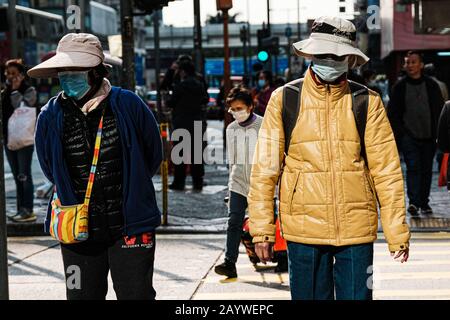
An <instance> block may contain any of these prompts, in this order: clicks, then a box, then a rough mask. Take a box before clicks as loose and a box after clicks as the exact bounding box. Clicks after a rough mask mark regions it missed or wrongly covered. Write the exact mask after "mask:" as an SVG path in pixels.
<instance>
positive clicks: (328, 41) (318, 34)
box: [293, 16, 369, 67]
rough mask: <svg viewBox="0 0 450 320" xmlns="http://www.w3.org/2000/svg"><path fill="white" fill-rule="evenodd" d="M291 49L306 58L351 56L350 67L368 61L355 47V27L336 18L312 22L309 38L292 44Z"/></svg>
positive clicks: (321, 18) (324, 17)
mask: <svg viewBox="0 0 450 320" xmlns="http://www.w3.org/2000/svg"><path fill="white" fill-rule="evenodd" d="M293 47H294V51H295V53H296V54H297V55H299V56H304V57H307V58H311V57H312V56H313V55H319V54H334V55H337V56H344V55H350V56H353V57H354V58H353V59H349V64H350V66H351V67H356V66H361V65H363V64H365V63H366V62H367V61H369V57H367V56H366V55H365V54H364V53H363V52H362V51H361V50H359V49H358V47H357V46H356V28H355V25H354V24H353V23H351V22H350V21H348V20H345V19H342V18H338V17H327V16H323V17H320V18H318V19H316V20H314V23H313V25H312V28H311V35H310V37H309V38H308V39H306V40H302V41H299V42H296V43H294V44H293Z"/></svg>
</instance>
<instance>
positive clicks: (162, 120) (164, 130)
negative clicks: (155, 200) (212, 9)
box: [153, 10, 169, 226]
mask: <svg viewBox="0 0 450 320" xmlns="http://www.w3.org/2000/svg"><path fill="white" fill-rule="evenodd" d="M159 13H160V10H157V11H153V35H154V37H153V38H154V54H155V83H156V109H157V110H158V121H159V124H160V132H161V139H162V143H163V161H162V163H161V180H162V195H163V199H162V200H163V216H162V225H163V226H167V225H168V218H167V216H168V207H169V206H168V203H169V198H168V175H169V153H168V131H169V125H168V123H167V119H166V116H165V114H164V113H163V110H162V99H161V88H160V81H159V74H160V73H161V52H160V48H159Z"/></svg>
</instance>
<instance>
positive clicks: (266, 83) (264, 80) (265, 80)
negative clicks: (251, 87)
mask: <svg viewBox="0 0 450 320" xmlns="http://www.w3.org/2000/svg"><path fill="white" fill-rule="evenodd" d="M257 89H258V91H257V94H256V108H255V113H256V114H257V115H260V116H264V113H265V112H266V107H267V104H268V103H269V99H270V96H271V95H272V92H273V91H274V90H275V86H274V83H273V74H272V72H270V71H268V70H264V71H260V72H259V74H258V86H257Z"/></svg>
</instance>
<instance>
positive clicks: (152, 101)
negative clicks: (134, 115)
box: [144, 90, 157, 113]
mask: <svg viewBox="0 0 450 320" xmlns="http://www.w3.org/2000/svg"><path fill="white" fill-rule="evenodd" d="M156 96H157V92H156V90H151V91H147V93H146V94H145V99H144V100H145V102H146V103H147V105H148V107H149V108H150V110H152V111H153V112H154V113H156V111H157V110H156Z"/></svg>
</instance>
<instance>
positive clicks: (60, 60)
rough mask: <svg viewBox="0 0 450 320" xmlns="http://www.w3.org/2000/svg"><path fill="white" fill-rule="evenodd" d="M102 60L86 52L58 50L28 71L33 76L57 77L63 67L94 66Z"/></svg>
mask: <svg viewBox="0 0 450 320" xmlns="http://www.w3.org/2000/svg"><path fill="white" fill-rule="evenodd" d="M102 62H103V60H102V59H101V58H100V57H98V56H96V55H92V54H89V53H85V52H69V53H66V52H58V53H57V54H56V55H55V56H53V57H52V58H50V59H48V60H46V61H44V62H42V63H40V64H38V65H37V66H35V67H34V68H32V69H30V70H29V71H28V72H27V73H28V75H29V76H30V77H32V78H57V77H58V71H59V70H60V69H62V68H93V67H96V66H98V65H99V64H101V63H102Z"/></svg>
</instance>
